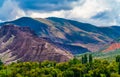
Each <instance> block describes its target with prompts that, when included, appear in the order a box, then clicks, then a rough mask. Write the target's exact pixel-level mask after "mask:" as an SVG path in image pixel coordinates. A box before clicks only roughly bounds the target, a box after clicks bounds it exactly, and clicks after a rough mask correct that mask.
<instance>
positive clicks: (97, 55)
mask: <svg viewBox="0 0 120 77" xmlns="http://www.w3.org/2000/svg"><path fill="white" fill-rule="evenodd" d="M84 54H92V56H93V57H94V59H104V60H108V61H113V60H115V57H116V56H117V55H120V49H118V50H115V51H110V52H88V53H84ZM84 54H80V55H76V56H77V57H78V58H81V57H82V56H83V55H84Z"/></svg>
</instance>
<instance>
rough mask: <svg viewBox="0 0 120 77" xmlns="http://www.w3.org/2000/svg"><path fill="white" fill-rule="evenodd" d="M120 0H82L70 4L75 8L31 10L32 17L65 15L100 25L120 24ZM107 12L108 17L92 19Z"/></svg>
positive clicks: (64, 16) (65, 16)
mask: <svg viewBox="0 0 120 77" xmlns="http://www.w3.org/2000/svg"><path fill="white" fill-rule="evenodd" d="M119 2H120V0H92V1H91V0H80V1H78V2H74V3H71V4H70V6H73V7H74V8H73V9H72V10H61V11H53V12H47V13H46V12H43V13H40V12H37V13H35V12H31V13H30V16H31V17H43V18H44V17H50V16H53V17H54V16H55V17H63V18H70V19H75V20H78V21H82V22H88V23H91V24H94V25H98V26H110V25H119V24H120V23H119V22H118V19H120V16H119V15H120V10H119V9H120V8H119V7H120V3H119ZM101 12H107V17H108V18H107V19H104V18H103V19H102V18H97V19H92V17H93V16H95V15H97V14H99V13H101Z"/></svg>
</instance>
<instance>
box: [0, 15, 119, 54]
mask: <svg viewBox="0 0 120 77" xmlns="http://www.w3.org/2000/svg"><path fill="white" fill-rule="evenodd" d="M4 24H15V25H19V26H28V27H30V28H31V29H32V30H33V31H35V33H36V34H37V35H38V36H39V37H44V38H47V39H49V40H51V41H53V42H55V43H58V44H59V46H61V47H64V46H66V45H67V46H71V47H68V50H70V52H72V53H73V54H79V53H81V52H82V53H83V52H87V51H92V52H95V51H99V50H100V49H101V48H103V47H105V46H106V45H108V44H109V43H110V42H112V41H113V40H114V39H116V38H119V37H120V32H119V31H120V27H117V26H111V27H97V26H94V25H91V24H87V23H81V22H77V21H74V20H68V19H63V18H56V17H49V18H45V19H43V18H29V17H22V18H19V19H17V20H14V21H10V22H5V23H1V24H0V25H1V26H2V25H4ZM72 47H73V48H72ZM74 47H75V48H77V49H74ZM74 52H76V53H74Z"/></svg>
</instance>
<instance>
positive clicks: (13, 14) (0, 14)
mask: <svg viewBox="0 0 120 77" xmlns="http://www.w3.org/2000/svg"><path fill="white" fill-rule="evenodd" d="M0 10H1V11H0V19H2V20H12V19H16V18H18V17H22V16H25V12H24V11H23V10H21V9H20V8H19V7H18V4H17V3H16V2H13V1H11V0H5V2H4V4H3V6H2V7H1V8H0Z"/></svg>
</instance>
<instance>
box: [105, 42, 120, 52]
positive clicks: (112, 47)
mask: <svg viewBox="0 0 120 77" xmlns="http://www.w3.org/2000/svg"><path fill="white" fill-rule="evenodd" d="M117 49H120V43H112V44H110V45H109V46H108V47H107V48H106V49H105V50H103V52H109V51H114V50H117Z"/></svg>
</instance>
